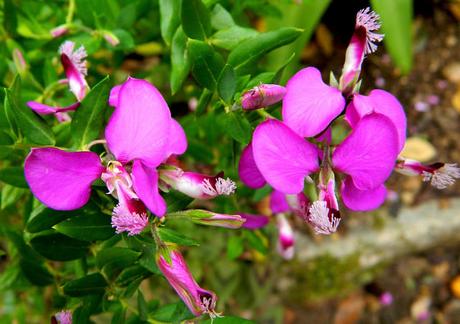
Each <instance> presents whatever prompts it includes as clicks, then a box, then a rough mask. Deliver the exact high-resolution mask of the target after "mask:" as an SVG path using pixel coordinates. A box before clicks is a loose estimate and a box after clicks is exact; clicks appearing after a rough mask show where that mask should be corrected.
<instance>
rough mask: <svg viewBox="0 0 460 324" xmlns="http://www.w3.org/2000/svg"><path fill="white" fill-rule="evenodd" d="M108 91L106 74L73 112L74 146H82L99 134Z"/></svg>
mask: <svg viewBox="0 0 460 324" xmlns="http://www.w3.org/2000/svg"><path fill="white" fill-rule="evenodd" d="M109 91H110V84H109V77H108V76H107V77H105V78H104V79H103V80H102V81H101V82H99V83H98V84H96V86H95V87H94V88H93V89H92V90H91V91H90V92H89V93H88V94H87V95H86V97H85V98H84V99H83V101H82V102H81V106H80V107H78V109H77V111H76V112H75V115H74V117H73V119H72V135H73V142H74V146H75V147H76V148H80V149H81V148H84V147H85V146H86V145H87V144H89V143H90V142H91V141H92V140H95V139H97V138H98V137H99V135H100V134H101V131H102V127H103V121H104V114H105V109H106V107H107V101H108V98H109Z"/></svg>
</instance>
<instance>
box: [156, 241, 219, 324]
mask: <svg viewBox="0 0 460 324" xmlns="http://www.w3.org/2000/svg"><path fill="white" fill-rule="evenodd" d="M163 250H165V249H163ZM165 254H166V255H165ZM157 264H158V268H160V270H161V272H162V273H163V275H164V276H165V278H166V280H168V282H169V284H170V285H171V286H172V287H173V288H174V290H175V291H176V293H177V294H178V295H179V297H180V298H181V299H182V301H183V302H184V303H185V304H186V305H187V307H188V309H189V310H190V311H191V312H192V313H193V314H194V315H195V316H200V315H203V314H209V315H210V316H211V318H214V317H216V316H219V314H217V313H216V311H215V307H216V301H217V297H216V295H215V294H214V292H212V291H209V290H205V289H203V288H201V287H200V286H199V285H198V284H197V283H196V281H195V279H194V278H193V276H192V274H191V273H190V270H189V269H188V267H187V264H186V263H185V260H184V258H183V256H182V254H181V253H180V252H179V251H178V250H172V251H169V250H168V251H162V252H161V251H160V252H159V253H158V254H157Z"/></svg>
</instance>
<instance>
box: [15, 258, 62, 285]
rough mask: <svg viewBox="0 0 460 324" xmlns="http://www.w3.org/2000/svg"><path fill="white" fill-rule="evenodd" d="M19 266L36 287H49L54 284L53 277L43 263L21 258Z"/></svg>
mask: <svg viewBox="0 0 460 324" xmlns="http://www.w3.org/2000/svg"><path fill="white" fill-rule="evenodd" d="M19 266H20V267H21V270H22V273H23V274H24V276H25V277H26V278H27V280H29V281H30V282H31V283H32V284H34V285H36V286H47V285H51V284H52V283H54V277H53V275H52V274H51V273H50V272H49V271H48V269H46V268H45V266H44V265H43V263H41V262H36V261H34V260H30V259H27V258H21V259H20V260H19Z"/></svg>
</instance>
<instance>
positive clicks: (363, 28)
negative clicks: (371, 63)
mask: <svg viewBox="0 0 460 324" xmlns="http://www.w3.org/2000/svg"><path fill="white" fill-rule="evenodd" d="M379 19H380V17H379V15H377V14H376V13H375V12H373V11H371V10H370V8H366V9H362V10H360V11H359V12H358V14H357V15H356V23H355V32H354V33H353V36H352V37H351V40H350V45H348V48H347V53H346V58H345V64H344V65H343V69H342V77H341V78H340V89H341V90H342V91H343V92H344V93H350V92H352V91H353V88H354V86H355V85H356V83H357V81H358V79H359V74H360V73H361V65H362V63H363V61H364V57H365V55H367V54H371V53H374V52H375V51H376V50H377V45H376V43H378V42H381V41H382V39H383V35H382V34H377V33H376V32H375V31H376V30H378V29H379V28H380V23H379Z"/></svg>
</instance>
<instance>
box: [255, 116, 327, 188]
mask: <svg viewBox="0 0 460 324" xmlns="http://www.w3.org/2000/svg"><path fill="white" fill-rule="evenodd" d="M252 149H253V154H254V160H255V162H256V164H257V168H258V169H259V171H260V173H261V174H262V175H263V177H264V178H265V180H266V181H267V182H268V183H269V184H270V185H271V186H272V187H273V188H275V189H276V190H278V191H281V192H284V193H287V194H296V193H299V192H300V191H302V189H303V186H304V179H305V177H306V176H307V175H308V174H309V173H311V172H313V171H316V170H317V169H318V152H317V150H316V147H315V146H314V145H313V144H311V143H309V142H307V141H305V140H304V139H303V138H302V137H300V136H299V135H297V134H296V133H295V132H294V131H293V130H291V129H290V128H289V127H287V126H286V125H284V124H283V123H282V122H280V121H278V120H274V119H272V120H267V121H265V122H263V123H262V124H260V125H259V126H257V128H256V130H255V131H254V136H253V141H252Z"/></svg>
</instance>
